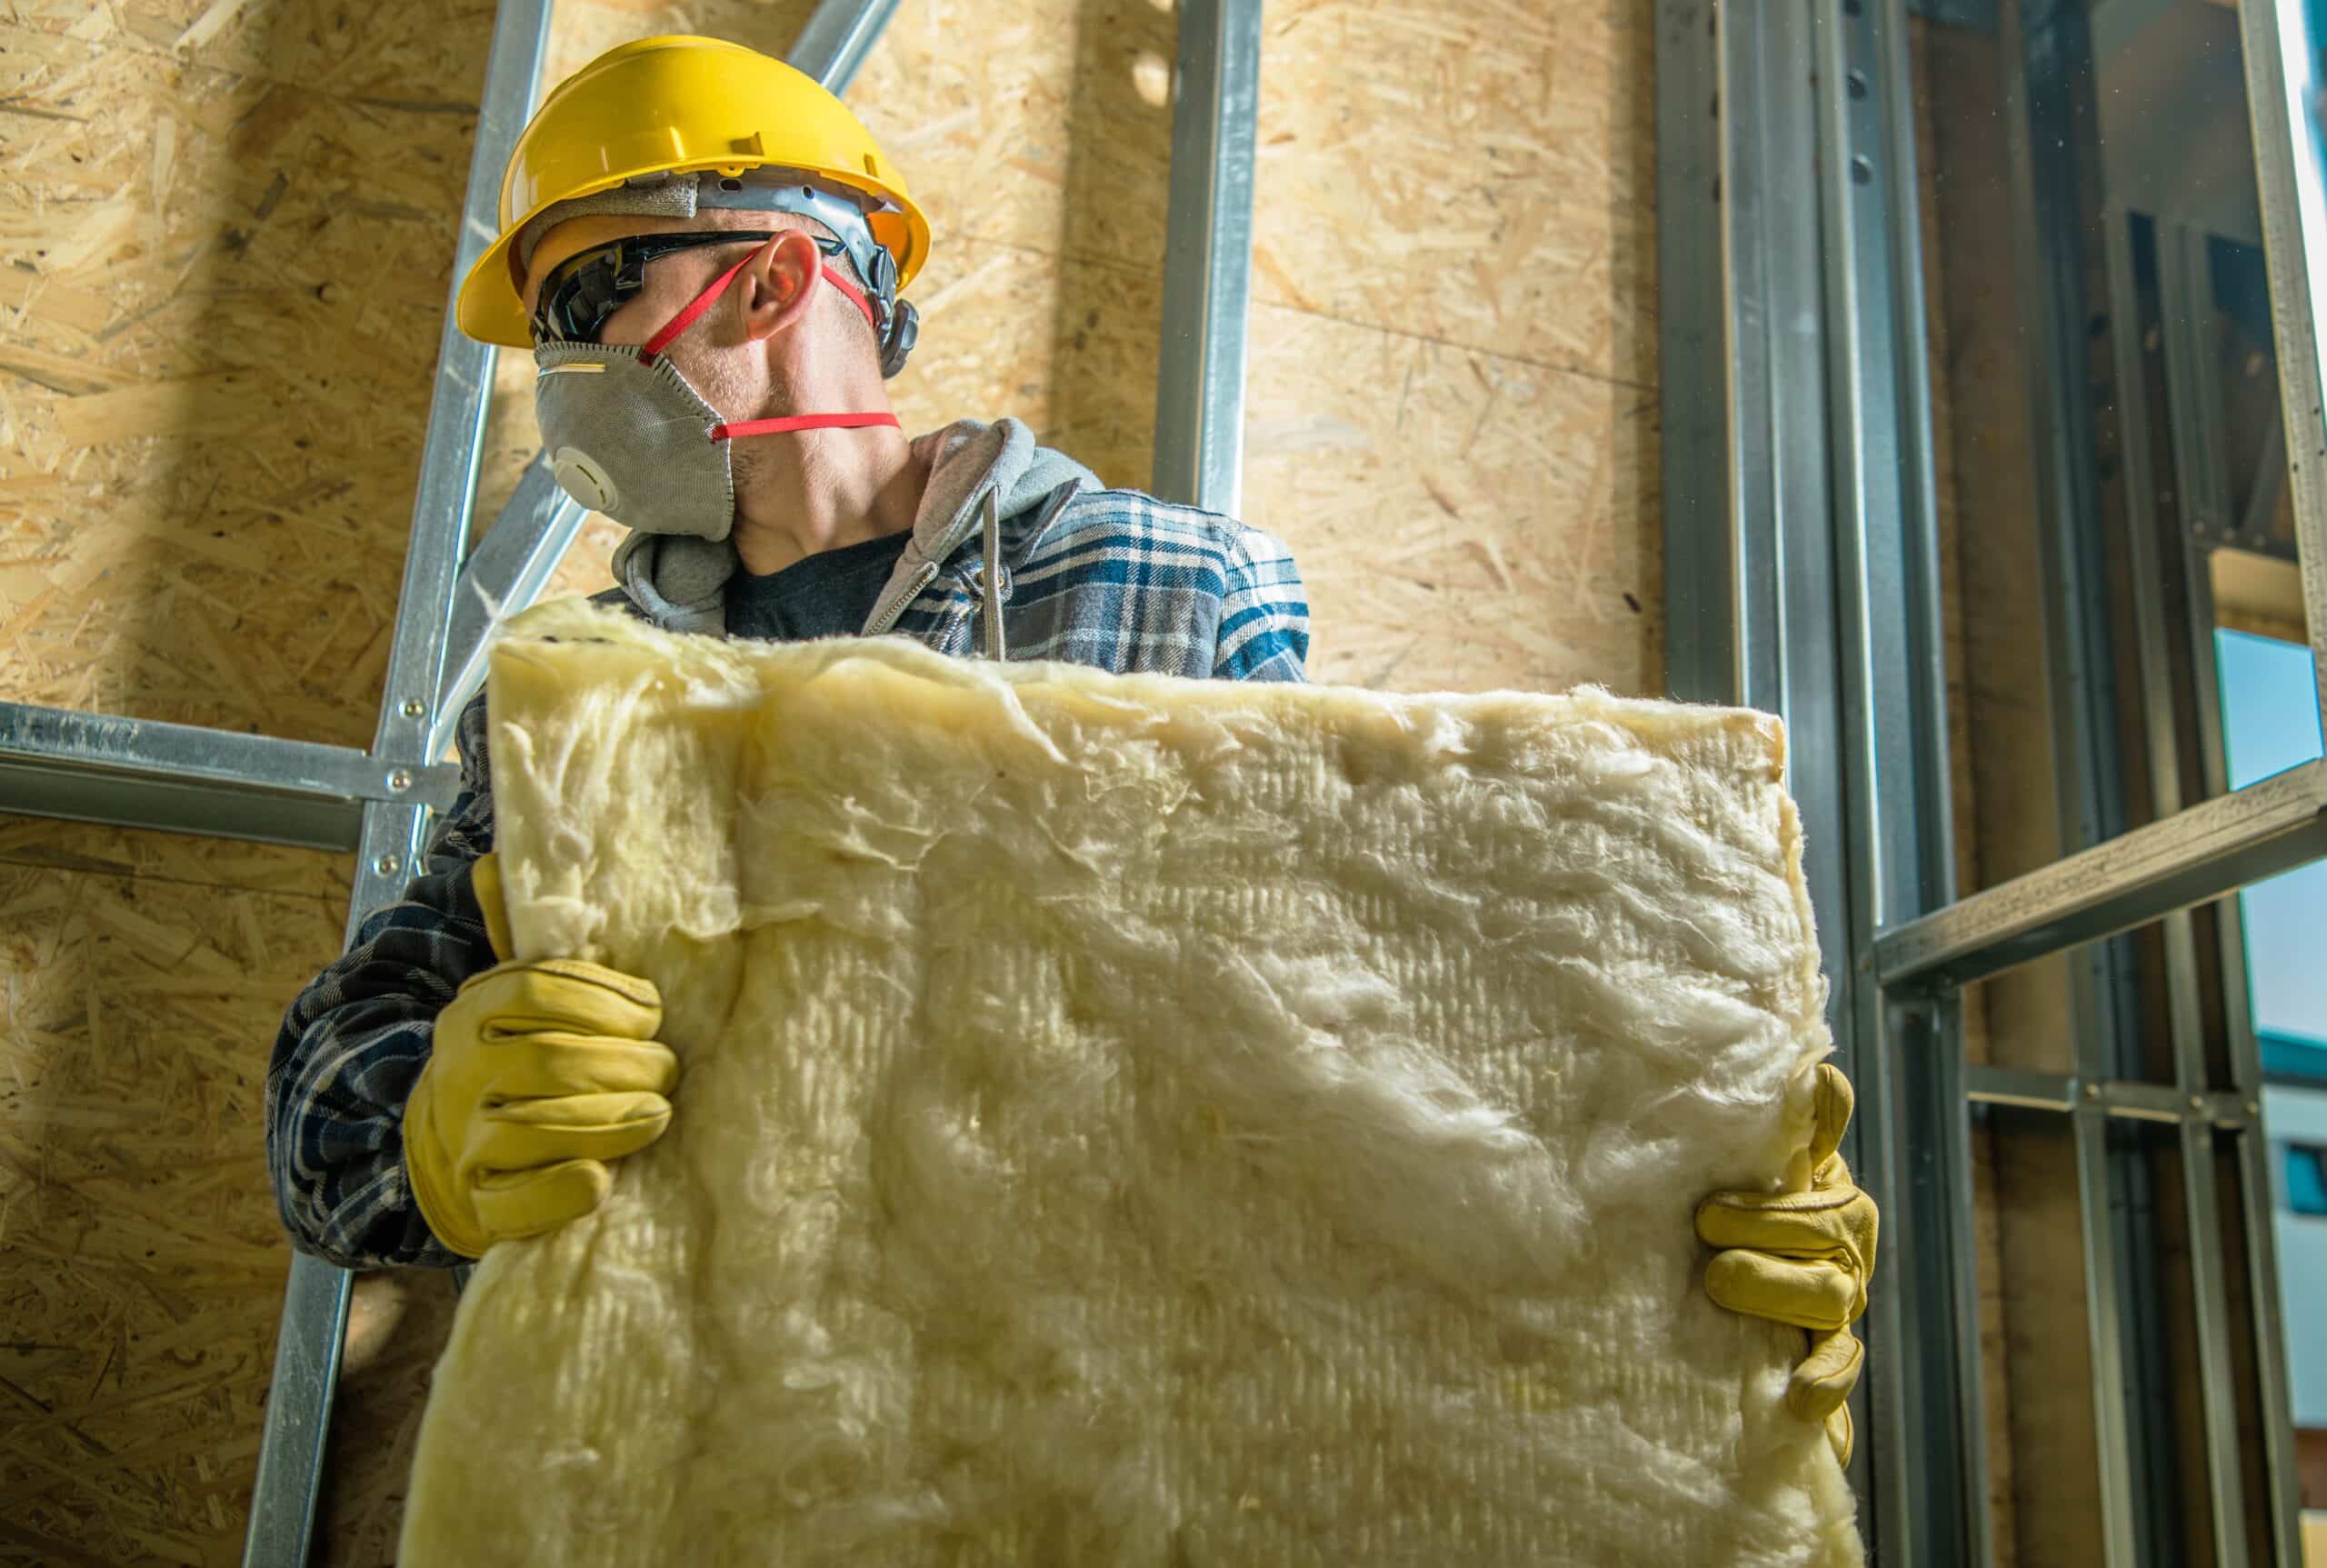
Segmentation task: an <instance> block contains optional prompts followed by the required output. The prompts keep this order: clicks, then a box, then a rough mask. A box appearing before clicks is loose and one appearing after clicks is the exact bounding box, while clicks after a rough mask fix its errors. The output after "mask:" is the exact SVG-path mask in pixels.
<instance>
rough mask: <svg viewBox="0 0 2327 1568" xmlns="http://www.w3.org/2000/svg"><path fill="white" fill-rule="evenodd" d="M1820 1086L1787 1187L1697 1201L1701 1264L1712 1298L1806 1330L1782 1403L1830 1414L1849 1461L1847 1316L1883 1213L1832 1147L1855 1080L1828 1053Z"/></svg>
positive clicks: (1858, 1352)
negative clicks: (1708, 1258) (1706, 1258)
mask: <svg viewBox="0 0 2327 1568" xmlns="http://www.w3.org/2000/svg"><path fill="white" fill-rule="evenodd" d="M1815 1094H1816V1103H1815V1107H1814V1110H1813V1125H1812V1129H1811V1134H1810V1149H1809V1152H1808V1154H1807V1155H1806V1156H1801V1157H1799V1160H1800V1163H1799V1164H1797V1165H1796V1166H1795V1167H1794V1168H1793V1170H1792V1171H1790V1172H1789V1173H1788V1175H1789V1179H1788V1181H1787V1183H1786V1187H1787V1189H1788V1190H1787V1191H1785V1192H1783V1193H1714V1194H1713V1196H1712V1197H1710V1198H1707V1199H1706V1200H1705V1201H1704V1202H1703V1203H1700V1204H1698V1205H1697V1234H1698V1235H1699V1236H1701V1237H1703V1240H1704V1242H1705V1244H1706V1245H1708V1246H1712V1247H1717V1248H1720V1249H1721V1250H1720V1251H1719V1252H1717V1253H1714V1255H1713V1262H1712V1263H1708V1264H1706V1265H1705V1293H1706V1294H1708V1295H1710V1296H1712V1297H1713V1302H1714V1303H1715V1304H1717V1305H1720V1306H1723V1307H1726V1308H1728V1309H1729V1310H1730V1311H1731V1312H1737V1313H1745V1314H1747V1315H1748V1316H1751V1317H1762V1318H1769V1319H1772V1320H1773V1321H1775V1322H1777V1323H1792V1324H1793V1326H1794V1327H1796V1328H1800V1329H1806V1330H1808V1331H1809V1333H1810V1354H1809V1357H1808V1359H1806V1360H1805V1361H1803V1363H1802V1364H1801V1365H1800V1366H1797V1367H1796V1368H1794V1369H1793V1380H1792V1381H1791V1382H1790V1383H1787V1385H1786V1391H1785V1403H1786V1408H1787V1409H1789V1410H1791V1411H1793V1413H1794V1414H1796V1415H1798V1416H1800V1417H1802V1419H1803V1420H1804V1421H1823V1422H1824V1423H1826V1435H1827V1437H1828V1438H1829V1439H1830V1440H1831V1441H1832V1442H1833V1445H1834V1455H1835V1457H1836V1458H1838V1459H1840V1460H1841V1461H1842V1462H1843V1463H1845V1464H1848V1463H1850V1458H1851V1413H1850V1407H1849V1406H1848V1405H1847V1404H1845V1403H1843V1401H1844V1400H1846V1399H1848V1398H1849V1397H1850V1392H1851V1388H1852V1386H1853V1384H1855V1383H1857V1382H1858V1373H1859V1365H1860V1363H1861V1362H1862V1361H1863V1359H1864V1356H1865V1347H1864V1346H1863V1345H1861V1344H1860V1343H1859V1342H1858V1340H1857V1338H1856V1336H1854V1335H1853V1333H1851V1332H1850V1325H1851V1323H1853V1321H1855V1320H1856V1319H1857V1317H1858V1315H1859V1314H1860V1313H1863V1312H1864V1311H1866V1285H1867V1281H1868V1279H1869V1278H1870V1277H1872V1276H1873V1273H1874V1231H1875V1223H1876V1218H1877V1216H1876V1214H1875V1212H1874V1200H1873V1198H1870V1197H1868V1196H1867V1195H1866V1194H1865V1193H1863V1192H1861V1191H1860V1190H1859V1188H1858V1185H1857V1183H1854V1182H1853V1181H1852V1180H1851V1171H1850V1166H1849V1165H1847V1164H1844V1163H1843V1157H1842V1155H1841V1154H1837V1153H1835V1151H1836V1150H1837V1149H1839V1148H1840V1147H1841V1146H1842V1142H1843V1128H1845V1127H1847V1126H1849V1125H1850V1122H1851V1109H1852V1106H1853V1103H1854V1102H1853V1097H1852V1094H1851V1081H1850V1080H1849V1079H1847V1078H1845V1077H1843V1074H1842V1073H1841V1071H1840V1070H1839V1069H1838V1068H1836V1067H1834V1066H1833V1064H1830V1063H1823V1062H1822V1063H1820V1064H1818V1071H1817V1084H1816V1089H1815Z"/></svg>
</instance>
